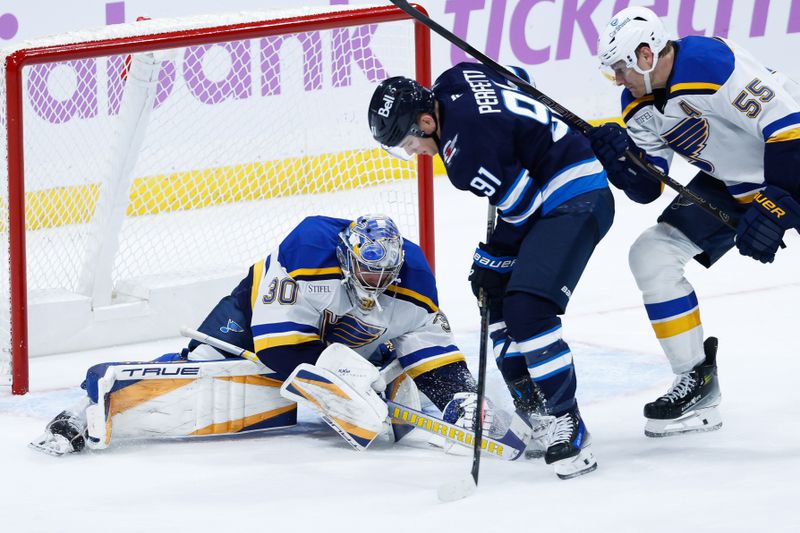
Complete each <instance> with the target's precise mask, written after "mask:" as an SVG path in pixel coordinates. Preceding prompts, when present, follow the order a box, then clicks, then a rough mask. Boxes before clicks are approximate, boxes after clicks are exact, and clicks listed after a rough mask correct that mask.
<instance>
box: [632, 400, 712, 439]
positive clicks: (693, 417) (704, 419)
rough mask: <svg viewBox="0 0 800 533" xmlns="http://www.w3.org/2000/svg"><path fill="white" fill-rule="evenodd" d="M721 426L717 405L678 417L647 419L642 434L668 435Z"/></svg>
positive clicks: (697, 431)
mask: <svg viewBox="0 0 800 533" xmlns="http://www.w3.org/2000/svg"><path fill="white" fill-rule="evenodd" d="M721 427H722V415H721V414H720V412H719V408H718V407H716V406H715V407H708V408H706V409H696V410H694V411H691V412H689V413H686V414H685V415H683V416H682V417H680V418H673V419H669V420H656V419H653V418H648V419H647V424H646V425H645V427H644V434H645V435H647V436H648V437H669V436H672V435H681V434H683V433H699V432H703V431H714V430H715V429H719V428H721Z"/></svg>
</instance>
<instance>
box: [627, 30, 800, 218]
mask: <svg viewBox="0 0 800 533" xmlns="http://www.w3.org/2000/svg"><path fill="white" fill-rule="evenodd" d="M674 43H675V46H676V57H675V63H674V66H673V71H672V74H671V76H670V78H669V80H668V82H667V86H666V88H665V89H664V91H665V94H663V95H661V94H659V92H656V94H655V95H654V94H649V95H645V96H643V97H641V98H638V99H634V98H633V96H632V95H631V93H630V91H628V90H627V89H626V90H625V91H623V94H622V110H623V111H622V116H623V120H624V122H625V123H626V125H627V128H628V133H629V135H630V136H631V138H632V139H633V140H634V142H635V143H636V144H637V145H638V146H639V147H640V148H642V149H644V150H645V151H646V152H647V154H648V156H650V158H651V159H652V160H654V162H655V163H656V164H657V165H658V166H660V167H662V168H663V169H664V170H665V171H668V169H669V166H670V163H671V160H672V155H673V153H678V154H680V155H682V156H683V157H684V158H686V159H687V160H688V161H689V162H690V163H692V164H693V165H694V166H696V167H698V168H699V169H700V170H703V171H705V172H706V173H708V174H710V175H711V176H713V177H715V178H717V179H719V180H721V181H723V182H724V183H725V185H726V186H727V187H728V190H729V191H730V192H731V194H732V195H733V196H734V197H736V198H737V200H739V201H740V202H743V203H746V202H749V201H750V200H751V199H752V197H753V196H754V194H755V192H756V191H757V190H758V189H760V188H762V187H763V183H764V181H765V146H768V145H773V144H774V145H777V144H779V143H787V142H791V141H796V140H798V139H800V86H798V84H797V83H795V82H794V81H793V80H791V79H789V78H787V77H786V76H785V75H783V74H781V73H779V72H776V71H773V70H771V69H769V68H766V67H764V66H763V65H761V64H760V63H759V62H758V61H756V60H755V59H754V58H753V57H752V56H751V55H750V54H749V53H748V52H747V51H745V50H742V49H741V48H739V47H737V46H736V45H734V44H732V43H730V42H729V41H727V40H725V39H721V38H708V37H686V38H683V39H680V40H678V41H674ZM784 146H786V145H784ZM781 154H782V152H781V150H775V151H774V154H770V153H769V151H768V150H767V151H766V161H767V164H768V165H769V163H770V157H772V158H773V159H774V160H773V161H772V162H773V163H774V168H781V167H782V162H781V161H779V160H778V159H780V158H781V157H783V156H782V155H781ZM769 172H770V170H769V168H768V169H767V170H766V176H767V181H770V180H769Z"/></svg>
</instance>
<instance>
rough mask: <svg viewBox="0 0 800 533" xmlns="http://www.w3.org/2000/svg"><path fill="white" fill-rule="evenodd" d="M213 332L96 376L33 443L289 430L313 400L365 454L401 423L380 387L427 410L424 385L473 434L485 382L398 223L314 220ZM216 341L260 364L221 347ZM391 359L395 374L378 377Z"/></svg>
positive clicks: (263, 268) (219, 316) (262, 265)
mask: <svg viewBox="0 0 800 533" xmlns="http://www.w3.org/2000/svg"><path fill="white" fill-rule="evenodd" d="M199 330H200V332H201V333H203V334H205V335H207V336H208V337H212V339H209V341H210V342H206V343H200V342H198V341H197V340H192V341H191V342H190V343H189V345H188V348H186V349H184V350H183V352H182V353H180V354H176V353H173V354H167V355H164V356H162V357H160V358H158V359H156V360H155V361H152V362H149V363H104V364H101V365H96V366H94V367H92V368H91V369H89V371H88V373H87V377H86V381H85V382H84V385H83V387H84V388H85V389H86V392H87V396H86V398H85V400H84V401H83V402H82V403H81V404H80V405H77V406H75V407H74V408H72V409H68V410H66V411H63V412H62V413H60V414H59V415H58V416H56V418H55V419H54V420H53V421H51V422H50V423H49V424H48V425H47V428H46V430H45V433H44V434H43V435H42V436H41V437H40V438H38V439H36V440H35V441H34V442H32V443H31V445H32V446H33V447H34V448H36V449H39V450H41V451H44V452H46V453H50V454H53V455H62V454H65V453H71V452H79V451H81V450H82V449H84V447H86V446H88V447H90V448H95V449H97V448H105V447H107V446H108V445H109V444H110V442H111V440H112V436H113V438H114V439H118V438H133V437H160V436H189V435H214V434H226V433H235V432H242V431H250V430H263V429H272V428H280V427H287V426H292V425H294V424H296V420H297V403H298V402H299V403H302V404H304V405H306V406H309V407H311V408H313V409H315V410H316V411H318V412H319V414H320V415H321V416H322V418H323V420H325V421H326V422H327V423H328V424H329V425H331V427H333V428H334V429H335V430H336V431H337V432H338V433H339V434H340V435H341V436H342V437H343V438H345V440H347V441H348V442H349V443H350V444H351V445H353V446H354V447H355V448H357V449H364V448H366V447H367V446H368V445H369V444H370V443H371V442H372V441H373V440H374V439H375V438H376V437H377V436H378V435H379V434H380V433H382V432H383V431H385V430H387V429H388V427H389V425H390V424H387V414H388V412H387V404H386V403H385V402H384V401H383V400H382V399H381V398H380V397H379V396H378V393H380V392H385V394H386V398H387V399H396V398H398V395H401V396H402V397H403V398H404V400H403V402H404V403H405V404H406V405H410V406H411V407H412V408H417V409H418V408H419V395H418V392H417V391H421V392H422V393H423V394H424V395H425V396H426V397H427V398H428V399H429V400H430V401H431V402H432V403H433V404H434V405H435V406H436V407H437V408H439V409H440V410H441V411H442V412H446V413H452V415H451V416H450V420H447V416H446V417H445V421H447V422H451V423H459V424H461V425H462V426H466V425H469V426H471V421H472V416H474V412H475V408H474V407H475V394H474V391H475V381H474V379H473V377H472V375H471V374H470V373H469V370H468V369H467V366H466V363H465V360H464V356H463V355H462V354H461V353H460V352H459V350H458V348H457V347H456V346H455V344H454V341H453V337H452V334H451V332H450V328H449V325H448V323H447V320H446V318H445V316H444V314H442V312H441V311H440V310H439V308H438V300H437V291H436V284H435V280H434V276H433V273H432V272H431V270H430V267H429V266H428V263H427V261H426V260H425V257H424V256H423V254H422V251H421V249H420V248H419V247H418V246H417V245H416V244H414V243H412V242H410V241H408V240H404V239H403V238H402V237H401V236H400V233H399V231H398V229H397V226H396V225H395V223H394V222H393V221H392V220H391V219H390V218H389V217H386V216H382V215H367V216H361V217H359V218H358V219H356V220H355V221H349V220H342V219H336V218H329V217H324V216H314V217H308V218H306V219H305V220H303V221H302V222H301V223H300V224H299V225H298V226H297V227H296V228H295V229H294V230H292V231H291V232H290V233H289V234H288V235H287V236H286V237H285V239H284V240H283V241H282V242H281V243H280V245H279V246H278V248H277V249H275V250H274V251H273V252H272V253H270V254H269V255H268V256H267V257H266V258H265V259H264V260H261V261H259V262H257V263H256V264H255V265H253V266H252V267H251V268H250V270H249V272H248V274H247V276H246V277H245V278H244V279H243V280H242V281H241V282H240V283H239V284H238V286H237V287H236V288H235V289H234V290H233V292H231V294H230V295H228V296H225V297H224V298H223V299H222V300H220V302H219V303H218V304H217V305H216V307H214V309H213V310H212V311H211V312H210V313H209V315H208V316H207V317H206V319H205V320H204V321H203V323H202V324H201V325H200V327H199ZM214 339H219V340H222V341H225V342H227V343H229V345H233V346H237V347H240V348H242V349H243V351H242V353H245V354H248V355H250V356H251V359H252V360H248V359H246V358H242V357H236V356H232V355H231V354H229V353H226V352H224V351H219V350H218V349H216V348H213V347H212V346H211V345H212V344H214V343H215V340H214ZM389 363H392V366H393V367H395V368H397V369H398V371H397V372H395V376H386V373H385V372H384V373H380V372H379V370H378V367H385V366H386V365H387V364H389ZM398 367H399V368H398ZM407 378H411V379H407ZM387 381H390V383H389V386H388V387H387ZM415 404H416V405H415ZM448 404H449V405H448ZM465 417H467V418H468V420H469V422H465V420H466V419H467V418H465ZM487 417H488V415H487ZM405 427H406V428H407V427H408V426H405ZM393 435H394V436H395V437H397V436H398V432H395V433H394V434H393ZM522 447H523V448H524V445H523V446H522Z"/></svg>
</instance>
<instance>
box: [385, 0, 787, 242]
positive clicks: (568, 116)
mask: <svg viewBox="0 0 800 533" xmlns="http://www.w3.org/2000/svg"><path fill="white" fill-rule="evenodd" d="M390 1H391V2H392V3H393V4H394V5H396V6H397V7H399V8H400V9H402V10H403V11H405V12H406V13H407V14H409V15H410V16H412V17H414V18H415V19H417V20H418V21H419V22H421V23H422V24H424V25H425V26H427V27H428V28H430V29H431V30H433V31H434V32H436V33H437V34H439V35H440V36H441V37H443V38H444V39H445V40H447V41H449V42H451V43H452V44H454V45H456V46H457V47H459V48H460V49H461V50H463V51H464V52H466V53H468V54H469V55H471V56H472V57H474V58H475V59H477V60H478V61H480V62H481V63H483V64H484V65H486V66H487V67H490V68H492V69H494V70H495V71H496V72H497V73H498V74H500V75H501V76H503V77H504V78H505V79H506V80H508V81H510V82H512V83H514V84H516V85H517V86H519V88H520V89H522V91H524V92H525V93H526V94H528V95H529V96H531V97H532V98H534V99H535V100H537V101H539V102H541V103H543V104H544V105H546V106H547V107H549V108H550V109H551V110H552V111H554V112H555V113H557V114H558V115H560V116H561V118H562V119H564V122H566V123H567V125H569V126H570V127H571V128H574V129H576V130H578V131H579V132H581V133H582V134H583V135H586V134H587V133H588V132H589V130H590V129H591V128H592V127H593V126H592V125H591V124H589V123H588V122H586V121H585V120H583V119H582V118H581V117H579V116H578V115H576V114H575V113H573V112H572V111H570V110H569V109H567V108H566V107H564V106H562V105H561V104H559V103H558V102H556V101H555V100H553V99H552V98H550V97H549V96H547V95H546V94H544V93H543V92H541V91H540V90H539V89H537V88H536V87H534V86H533V85H531V84H530V83H528V82H527V81H525V80H523V79H522V78H520V77H519V76H517V75H516V74H514V73H513V72H512V71H511V70H509V69H507V68H506V67H504V66H503V65H501V64H499V63H498V62H497V61H495V60H493V59H492V58H490V57H489V56H487V55H486V54H484V53H483V52H481V51H480V50H478V49H476V48H474V47H473V46H472V45H470V44H469V43H468V42H466V41H464V40H463V39H461V38H460V37H459V36H457V35H456V34H454V33H453V32H451V31H450V30H448V29H447V28H445V27H443V26H442V25H440V24H439V23H437V22H436V21H434V20H433V19H431V18H430V17H429V16H427V15H426V14H425V13H422V12H421V11H418V10H417V9H415V8H414V7H413V6H411V4H409V3H408V2H407V1H406V0H390ZM625 157H626V159H627V160H628V161H629V162H630V163H631V164H633V165H634V166H636V167H637V168H639V169H640V170H643V171H645V172H646V173H647V174H648V175H649V176H650V177H652V178H653V179H656V180H658V181H660V182H661V183H663V184H664V185H666V186H667V187H669V188H670V189H672V190H674V191H675V192H677V193H678V194H679V195H681V196H683V197H684V198H686V199H688V200H690V201H691V202H692V203H693V204H695V205H697V207H699V208H701V209H702V210H703V211H705V212H706V213H708V214H709V215H711V216H713V217H714V218H716V219H717V220H719V221H721V222H722V223H723V224H725V225H726V226H728V227H729V228H730V229H732V230H734V231H736V223H735V222H734V221H733V219H732V218H731V216H730V215H729V214H728V213H727V212H725V211H723V210H721V209H720V208H719V207H717V206H715V205H711V204H710V203H708V201H707V200H706V199H705V198H703V197H701V196H699V195H697V194H696V193H694V192H693V191H691V190H689V189H687V188H686V187H684V186H683V185H681V184H680V183H679V182H678V181H676V180H675V179H674V178H671V177H670V176H669V175H668V174H664V173H663V172H662V171H661V170H660V169H659V168H658V167H656V166H655V165H653V164H652V163H649V162H648V161H644V160H643V159H641V158H640V157H639V156H638V155H636V154H635V153H633V152H631V151H630V150H626V151H625ZM781 248H786V244H784V242H783V241H781Z"/></svg>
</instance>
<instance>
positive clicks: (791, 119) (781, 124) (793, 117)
mask: <svg viewBox="0 0 800 533" xmlns="http://www.w3.org/2000/svg"><path fill="white" fill-rule="evenodd" d="M795 124H800V112H798V113H792V114H790V115H786V116H785V117H783V118H779V119H778V120H776V121H775V122H773V123H771V124H769V125H768V126H767V127H765V128H764V129H763V130H761V134H762V135H763V136H764V140H765V141H766V140H767V139H769V138H770V137H772V136H773V135H774V134H775V132H776V131H778V130H782V129H783V128H786V127H788V126H793V125H795Z"/></svg>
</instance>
